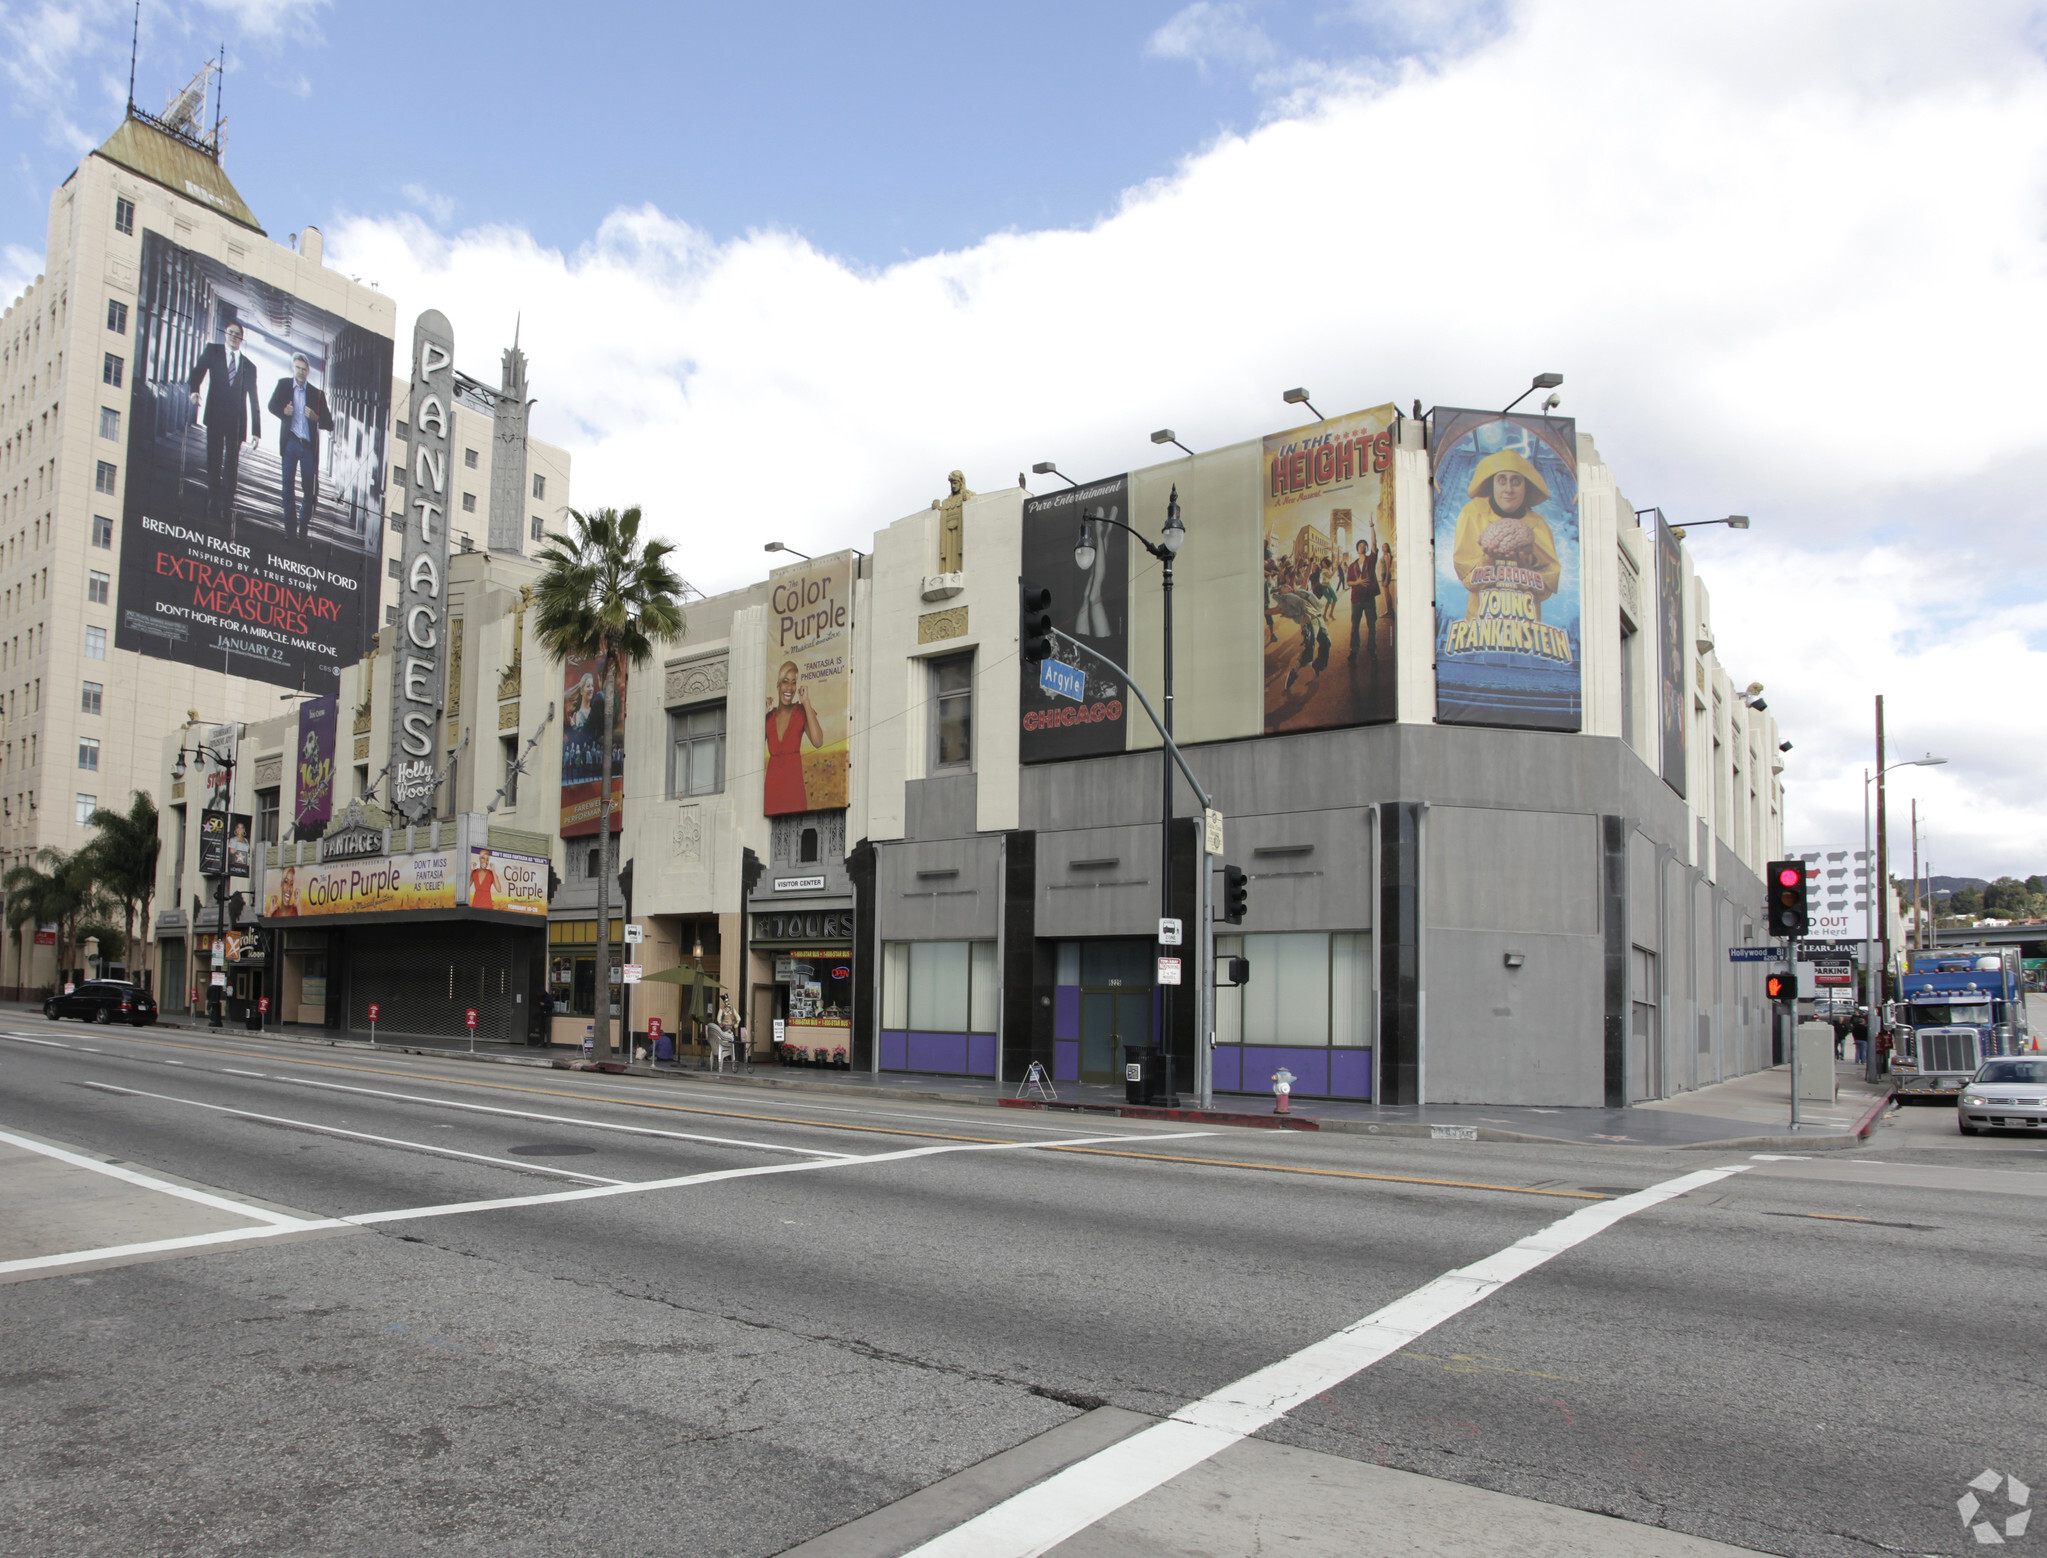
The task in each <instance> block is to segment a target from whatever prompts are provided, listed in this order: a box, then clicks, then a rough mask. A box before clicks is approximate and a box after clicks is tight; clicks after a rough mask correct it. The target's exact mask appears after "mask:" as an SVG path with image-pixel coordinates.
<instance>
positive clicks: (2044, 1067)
mask: <svg viewBox="0 0 2047 1558" xmlns="http://www.w3.org/2000/svg"><path fill="white" fill-rule="evenodd" d="M1955 1121H1956V1124H1957V1125H1958V1126H1959V1127H1960V1129H1961V1132H1962V1134H1963V1135H1964V1136H1974V1135H1975V1134H1976V1133H1977V1132H1979V1131H2040V1132H2043V1133H2047V1060H2027V1059H2005V1060H1986V1061H1984V1062H1983V1064H1982V1065H1981V1066H1979V1067H1978V1068H1977V1070H1976V1074H1975V1075H1974V1076H1973V1077H1971V1078H1970V1079H1969V1081H1968V1085H1967V1086H1965V1087H1964V1088H1963V1089H1962V1097H1961V1100H1960V1102H1959V1104H1958V1105H1957V1106H1956V1109H1955Z"/></svg>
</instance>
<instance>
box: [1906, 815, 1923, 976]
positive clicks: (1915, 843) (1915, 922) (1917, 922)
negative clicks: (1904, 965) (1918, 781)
mask: <svg viewBox="0 0 2047 1558" xmlns="http://www.w3.org/2000/svg"><path fill="white" fill-rule="evenodd" d="M1910 945H1911V946H1912V947H1913V948H1914V949H1915V950H1917V949H1919V948H1922V947H1924V946H1925V945H1926V915H1925V913H1924V912H1923V911H1922V910H1921V909H1920V907H1919V802H1918V801H1917V800H1914V801H1913V802H1912V939H1911V942H1910Z"/></svg>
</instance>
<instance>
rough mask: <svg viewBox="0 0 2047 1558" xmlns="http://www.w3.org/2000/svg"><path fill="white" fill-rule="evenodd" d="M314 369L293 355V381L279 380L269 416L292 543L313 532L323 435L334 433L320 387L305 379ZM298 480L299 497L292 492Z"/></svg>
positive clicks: (301, 356) (286, 528)
mask: <svg viewBox="0 0 2047 1558" xmlns="http://www.w3.org/2000/svg"><path fill="white" fill-rule="evenodd" d="M312 368H313V365H312V364H311V363H310V362H308V361H307V360H306V354H305V353H304V352H293V353H292V354H291V377H290V378H288V379H279V380H278V381H277V388H275V389H273V390H272V391H271V392H270V414H271V415H272V416H274V417H276V418H277V447H278V452H279V453H280V454H282V455H283V456H284V534H285V538H286V539H287V540H289V539H290V538H292V537H293V536H303V535H304V534H305V533H306V532H307V531H308V530H310V529H311V528H312V524H313V507H314V505H315V504H317V503H318V502H319V501H320V434H321V433H322V432H323V431H325V432H329V433H331V432H333V431H334V413H333V412H331V411H329V410H328V409H327V397H326V396H325V395H324V394H322V393H321V391H320V388H319V386H318V385H314V384H308V383H307V382H306V379H307V377H308V375H310V374H311V372H312ZM294 476H296V478H297V486H298V488H299V495H298V496H297V499H296V501H294V494H293V491H292V488H293V485H294V481H293V478H294Z"/></svg>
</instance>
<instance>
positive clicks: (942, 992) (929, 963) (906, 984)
mask: <svg viewBox="0 0 2047 1558" xmlns="http://www.w3.org/2000/svg"><path fill="white" fill-rule="evenodd" d="M881 955H882V973H881V1007H882V1016H881V1025H882V1027H883V1028H887V1029H893V1030H905V1029H915V1030H917V1031H918V1032H922V1033H993V1032H994V1031H995V1027H996V1018H997V1013H998V1011H999V1008H1000V1005H1001V997H1002V984H1001V979H1000V977H999V975H998V974H997V973H996V966H995V943H994V942H992V941H890V942H884V943H883V944H882V949H881Z"/></svg>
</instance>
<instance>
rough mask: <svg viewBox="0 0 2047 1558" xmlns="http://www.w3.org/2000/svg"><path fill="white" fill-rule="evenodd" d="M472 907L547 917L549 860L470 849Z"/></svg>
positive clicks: (470, 897)
mask: <svg viewBox="0 0 2047 1558" xmlns="http://www.w3.org/2000/svg"><path fill="white" fill-rule="evenodd" d="M469 907H470V908H472V909H495V910H497V911H498V912H499V913H501V914H530V915H532V916H534V917H535V918H536V919H542V920H544V919H546V918H547V857H546V856H545V855H515V854H513V853H511V852H510V851H508V850H492V849H488V848H486V847H485V846H483V845H481V844H472V845H470V846H469Z"/></svg>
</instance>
